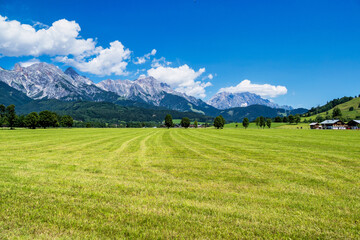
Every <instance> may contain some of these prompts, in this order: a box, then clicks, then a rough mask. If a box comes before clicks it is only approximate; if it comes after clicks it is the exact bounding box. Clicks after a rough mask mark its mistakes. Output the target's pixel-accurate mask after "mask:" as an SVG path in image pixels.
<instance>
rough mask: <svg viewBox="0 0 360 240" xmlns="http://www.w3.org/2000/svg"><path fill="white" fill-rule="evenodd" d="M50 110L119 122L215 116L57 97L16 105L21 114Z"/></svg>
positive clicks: (75, 116)
mask: <svg viewBox="0 0 360 240" xmlns="http://www.w3.org/2000/svg"><path fill="white" fill-rule="evenodd" d="M43 110H50V111H54V112H57V113H59V114H61V115H64V114H69V115H70V116H72V117H73V118H74V119H76V120H79V121H99V122H107V123H117V122H119V121H125V122H128V121H157V122H161V121H163V120H164V118H165V116H166V114H171V115H172V116H173V118H182V117H189V118H190V119H198V120H200V121H208V122H211V120H212V119H213V118H211V117H206V116H204V115H202V114H198V113H193V112H177V111H173V110H168V109H166V110H158V109H146V108H140V107H134V106H131V107H125V106H119V105H116V104H113V103H108V102H79V101H77V102H74V101H73V102H68V101H61V100H56V99H51V100H34V101H31V102H29V103H26V104H24V105H20V106H17V107H16V111H17V112H18V113H20V114H27V113H30V112H39V111H43Z"/></svg>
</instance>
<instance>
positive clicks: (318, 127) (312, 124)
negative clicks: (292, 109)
mask: <svg viewBox="0 0 360 240" xmlns="http://www.w3.org/2000/svg"><path fill="white" fill-rule="evenodd" d="M309 126H310V129H322V126H321V125H320V124H319V123H317V122H313V123H310V124H309Z"/></svg>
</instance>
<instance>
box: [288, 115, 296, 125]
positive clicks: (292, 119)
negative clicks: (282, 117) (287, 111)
mask: <svg viewBox="0 0 360 240" xmlns="http://www.w3.org/2000/svg"><path fill="white" fill-rule="evenodd" d="M294 122H295V117H294V116H293V115H289V123H290V124H292V123H294Z"/></svg>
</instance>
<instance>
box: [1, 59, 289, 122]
mask: <svg viewBox="0 0 360 240" xmlns="http://www.w3.org/2000/svg"><path fill="white" fill-rule="evenodd" d="M0 83H2V90H1V89H0V90H1V91H5V93H4V96H8V97H7V99H14V97H13V96H11V95H13V94H16V95H17V96H20V95H21V94H23V96H22V97H21V99H30V100H48V99H56V100H62V101H90V102H110V103H115V104H117V105H122V106H134V107H142V108H157V109H159V108H162V109H171V110H176V111H180V112H194V113H200V114H203V115H207V116H215V115H217V114H219V113H220V112H222V110H224V109H229V108H234V107H245V106H250V105H263V106H267V107H271V108H274V109H277V108H280V107H279V106H278V105H277V104H275V103H272V102H270V101H269V100H266V99H263V98H261V97H260V96H258V95H256V94H251V93H242V94H230V93H219V94H216V95H215V96H214V97H213V98H211V99H210V100H209V101H208V103H206V102H204V101H202V100H201V99H197V98H195V97H192V96H188V95H186V94H184V93H180V92H177V91H175V90H173V89H172V88H171V87H170V86H169V85H167V84H166V83H162V82H159V81H157V80H156V79H155V78H153V77H146V78H140V79H137V80H134V81H130V80H110V79H108V80H104V81H102V82H100V83H98V84H95V83H94V82H92V81H91V80H90V79H89V78H86V77H84V76H81V75H79V74H78V73H77V72H76V71H75V70H74V69H73V68H68V69H67V70H66V71H65V72H63V71H62V70H61V69H60V68H58V67H56V66H54V65H52V64H47V63H35V64H33V65H31V66H28V67H21V66H20V65H19V64H16V65H15V67H14V69H13V70H6V69H3V68H0ZM4 84H5V85H4ZM17 98H20V97H17ZM24 101H25V100H24ZM284 109H285V110H288V109H289V108H283V109H282V110H284ZM236 111H240V109H239V110H236ZM241 111H243V110H241ZM230 113H231V111H230ZM229 116H231V114H230V115H229Z"/></svg>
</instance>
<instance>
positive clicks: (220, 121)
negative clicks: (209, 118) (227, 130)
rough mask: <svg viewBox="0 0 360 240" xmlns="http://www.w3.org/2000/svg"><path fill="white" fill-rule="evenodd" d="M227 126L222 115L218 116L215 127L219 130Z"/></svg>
mask: <svg viewBox="0 0 360 240" xmlns="http://www.w3.org/2000/svg"><path fill="white" fill-rule="evenodd" d="M224 125H225V119H224V118H223V117H222V116H221V115H220V116H217V117H216V118H215V120H214V127H216V128H217V129H220V128H223V127H224Z"/></svg>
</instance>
